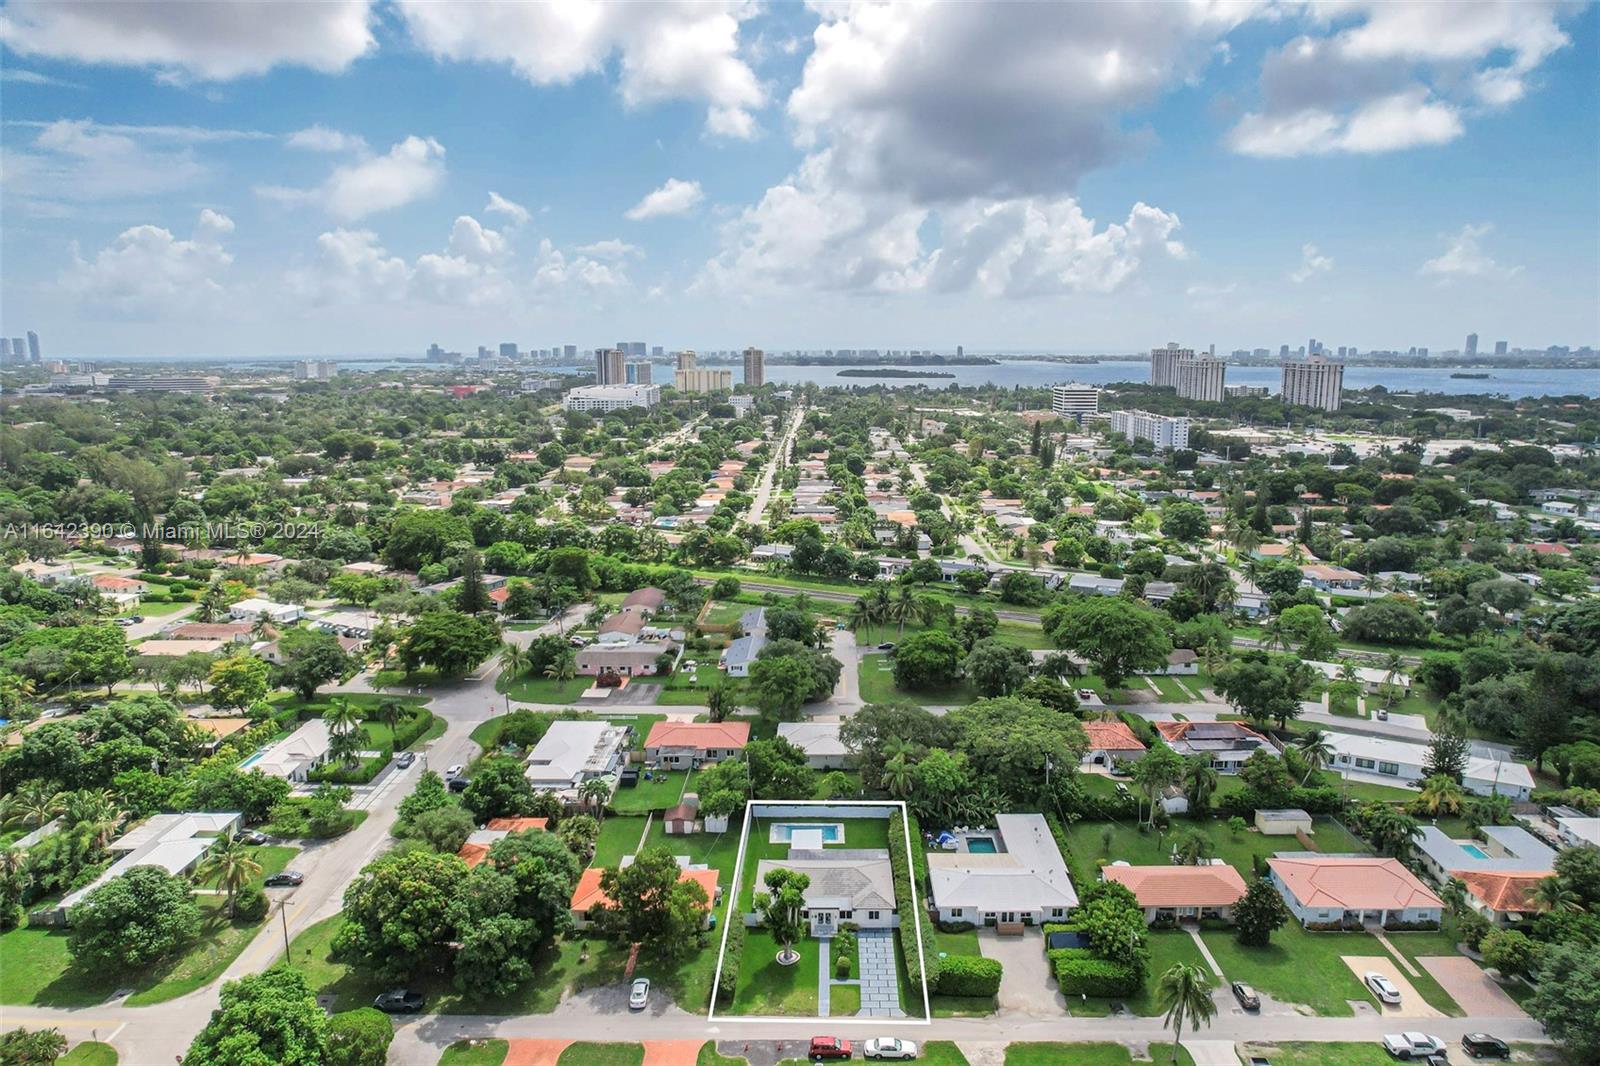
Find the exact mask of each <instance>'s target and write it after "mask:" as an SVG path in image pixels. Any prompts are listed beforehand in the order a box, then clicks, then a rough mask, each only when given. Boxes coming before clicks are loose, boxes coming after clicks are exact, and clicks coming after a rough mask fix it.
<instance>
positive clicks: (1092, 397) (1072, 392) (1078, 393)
mask: <svg viewBox="0 0 1600 1066" xmlns="http://www.w3.org/2000/svg"><path fill="white" fill-rule="evenodd" d="M1050 410H1052V411H1054V412H1055V413H1056V414H1058V415H1060V416H1061V417H1062V418H1074V419H1077V420H1078V421H1079V422H1082V421H1083V420H1084V419H1085V418H1091V417H1093V416H1094V415H1097V414H1099V413H1100V390H1099V389H1098V388H1096V387H1095V386H1093V385H1083V384H1080V383H1078V382H1076V381H1071V382H1068V383H1067V384H1065V385H1052V386H1050Z"/></svg>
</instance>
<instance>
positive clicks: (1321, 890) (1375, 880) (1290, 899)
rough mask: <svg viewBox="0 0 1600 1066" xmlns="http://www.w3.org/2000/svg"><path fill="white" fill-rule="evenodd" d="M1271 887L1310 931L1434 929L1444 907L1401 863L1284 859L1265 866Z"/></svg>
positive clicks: (1346, 858)
mask: <svg viewBox="0 0 1600 1066" xmlns="http://www.w3.org/2000/svg"><path fill="white" fill-rule="evenodd" d="M1267 868H1268V870H1269V871H1270V874H1269V876H1270V878H1271V881H1272V886H1273V887H1274V888H1276V889H1277V890H1278V894H1279V895H1281V896H1282V897H1283V901H1284V902H1285V903H1287V904H1288V905H1289V912H1290V913H1291V914H1293V915H1294V916H1295V917H1296V918H1298V919H1299V920H1300V924H1301V925H1302V926H1305V927H1306V928H1308V929H1338V928H1343V927H1346V926H1362V925H1383V926H1385V927H1392V926H1405V925H1429V926H1436V925H1438V923H1439V917H1440V915H1441V914H1443V912H1444V903H1443V901H1441V900H1440V899H1439V897H1438V896H1436V895H1434V893H1433V890H1432V889H1430V888H1429V887H1428V886H1427V885H1425V884H1423V883H1422V882H1421V881H1419V880H1417V877H1416V875H1415V874H1413V873H1412V872H1411V871H1410V870H1407V869H1406V868H1405V867H1404V866H1402V865H1401V864H1400V861H1399V860H1398V859H1381V858H1377V857H1374V856H1364V855H1315V854H1310V853H1307V854H1301V855H1280V856H1278V857H1277V858H1272V859H1268V860H1267Z"/></svg>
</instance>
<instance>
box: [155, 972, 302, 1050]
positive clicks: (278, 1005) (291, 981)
mask: <svg viewBox="0 0 1600 1066" xmlns="http://www.w3.org/2000/svg"><path fill="white" fill-rule="evenodd" d="M332 1061H333V1060H331V1059H330V1058H329V1052H328V1016H327V1015H326V1014H325V1013H324V1012H323V1010H322V1008H321V1007H320V1006H318V1005H317V997H316V994H315V993H314V992H312V990H311V986H310V984H308V983H307V982H306V978H305V975H304V974H303V973H301V972H300V971H299V970H293V969H289V968H288V967H285V966H277V967H274V968H273V969H270V970H268V971H266V972H265V973H257V974H251V975H250V976H248V977H245V978H242V979H241V980H238V981H229V982H227V983H226V984H224V985H223V986H222V1001H221V1003H220V1004H219V1005H218V1007H217V1009H216V1010H214V1011H212V1012H211V1020H210V1021H208V1022H206V1026H205V1028H204V1029H202V1030H200V1035H198V1036H196V1037H195V1038H194V1043H193V1044H190V1045H189V1053H188V1054H187V1055H185V1056H184V1057H183V1066H328V1064H329V1063H331V1062H332Z"/></svg>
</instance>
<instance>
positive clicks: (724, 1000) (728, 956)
mask: <svg viewBox="0 0 1600 1066" xmlns="http://www.w3.org/2000/svg"><path fill="white" fill-rule="evenodd" d="M743 959H744V921H743V919H742V918H740V917H738V916H735V917H734V919H733V921H732V923H731V924H730V925H729V926H728V943H727V946H726V948H725V949H724V950H723V952H722V979H721V981H719V982H718V984H717V1005H718V1006H721V1007H728V1006H732V1004H733V996H734V993H736V992H738V991H739V963H740V962H741V961H742V960H743Z"/></svg>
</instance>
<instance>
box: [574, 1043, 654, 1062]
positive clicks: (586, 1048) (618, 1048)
mask: <svg viewBox="0 0 1600 1066" xmlns="http://www.w3.org/2000/svg"><path fill="white" fill-rule="evenodd" d="M642 1062H644V1045H643V1044H591V1043H588V1042H587V1041H580V1042H579V1043H576V1044H568V1045H567V1049H566V1050H565V1051H563V1052H562V1053H561V1057H560V1058H559V1059H557V1060H556V1066H639V1064H640V1063H642Z"/></svg>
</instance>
